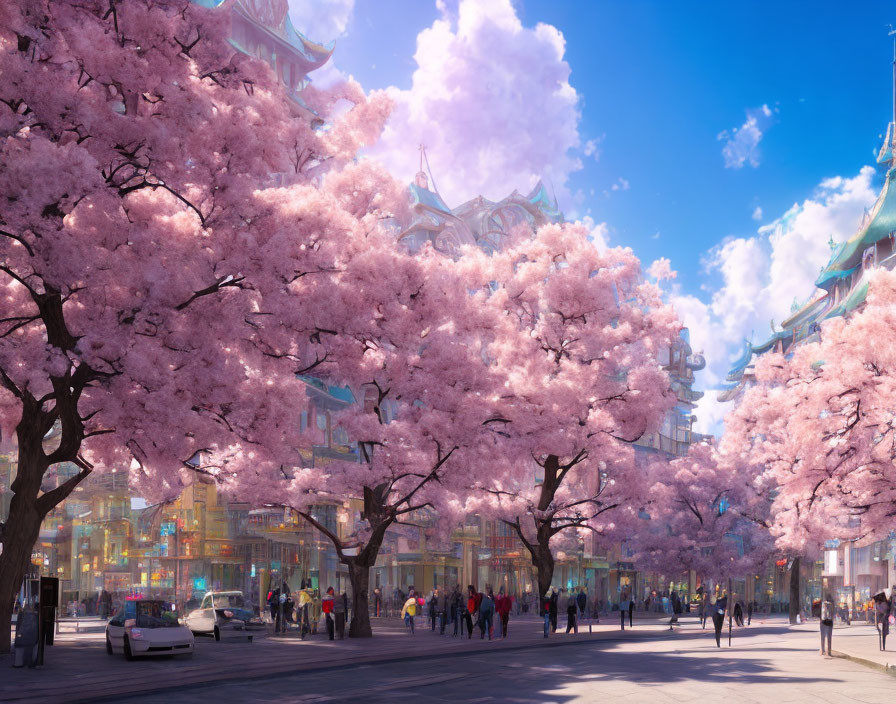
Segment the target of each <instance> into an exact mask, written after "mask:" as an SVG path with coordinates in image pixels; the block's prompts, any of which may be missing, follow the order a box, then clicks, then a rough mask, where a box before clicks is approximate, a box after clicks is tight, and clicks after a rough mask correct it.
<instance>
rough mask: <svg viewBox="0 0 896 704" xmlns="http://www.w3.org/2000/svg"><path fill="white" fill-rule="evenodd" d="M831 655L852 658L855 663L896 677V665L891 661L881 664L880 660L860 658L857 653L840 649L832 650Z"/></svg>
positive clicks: (844, 658) (846, 658)
mask: <svg viewBox="0 0 896 704" xmlns="http://www.w3.org/2000/svg"><path fill="white" fill-rule="evenodd" d="M831 655H832V656H833V657H835V658H842V659H843V660H851V661H852V662H854V663H857V664H859V665H864V666H865V667H869V668H871V669H872V670H879V671H880V672H885V673H887V674H888V675H891V676H893V677H896V665H891V664H889V663H886V664H881V663H879V662H875V661H874V660H868V659H867V658H860V657H858V656H857V655H850V654H849V653H844V652H841V651H839V650H831Z"/></svg>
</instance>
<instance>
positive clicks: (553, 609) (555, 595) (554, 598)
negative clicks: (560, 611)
mask: <svg viewBox="0 0 896 704" xmlns="http://www.w3.org/2000/svg"><path fill="white" fill-rule="evenodd" d="M559 600H560V592H558V591H557V590H556V589H554V588H553V587H551V602H550V614H551V633H556V632H557V603H558V601H559Z"/></svg>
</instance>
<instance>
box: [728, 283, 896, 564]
mask: <svg viewBox="0 0 896 704" xmlns="http://www.w3.org/2000/svg"><path fill="white" fill-rule="evenodd" d="M894 301H896V274H894V273H893V272H890V271H887V270H879V271H877V272H875V274H874V277H873V279H872V281H871V284H870V288H869V292H868V298H867V302H866V304H865V305H864V307H863V308H862V309H861V310H860V311H858V312H856V313H854V314H853V315H851V316H848V317H841V318H835V319H832V320H829V321H826V322H825V323H823V325H822V326H821V330H820V339H816V340H815V341H812V342H807V343H804V344H801V345H799V346H798V347H796V348H795V349H794V351H793V353H792V355H788V356H787V357H784V356H783V355H780V354H773V355H768V356H766V357H763V358H762V359H761V360H759V362H757V364H756V384H755V385H754V386H752V387H751V388H749V389H748V390H747V391H746V393H745V394H744V397H743V400H742V401H741V403H740V404H739V406H738V407H737V409H736V410H735V411H733V412H732V413H731V414H730V415H729V418H728V419H727V420H726V432H725V437H724V443H725V444H726V446H728V447H730V451H731V452H736V453H739V454H740V455H741V456H742V457H743V458H745V459H747V460H748V461H750V462H753V463H756V464H762V465H764V466H766V467H767V468H768V472H769V475H770V478H771V481H773V482H774V484H775V485H776V493H777V495H776V499H775V502H774V505H773V514H772V515H773V531H774V533H775V535H776V538H777V544H778V546H779V548H780V549H781V550H783V551H785V552H786V553H787V554H789V555H791V556H793V557H794V558H796V560H798V559H799V558H800V557H802V556H811V555H814V554H816V553H817V552H818V551H819V550H820V548H821V546H822V544H823V542H824V541H825V540H827V539H830V538H840V539H844V540H872V539H874V538H880V537H884V536H886V535H888V534H889V532H890V531H891V530H892V529H893V528H894V526H896V519H894V516H896V511H894V508H893V507H894V499H896V472H894V464H893V463H894V459H896V433H894V428H896V414H894V409H896V382H894V372H896V351H894V350H893V349H892V347H893V346H892V345H889V344H887V343H886V341H887V340H889V339H891V337H892V335H893V333H894V331H896V317H894V313H893V310H894V306H893V304H894ZM797 569H798V562H797Z"/></svg>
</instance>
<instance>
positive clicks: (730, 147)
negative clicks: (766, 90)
mask: <svg viewBox="0 0 896 704" xmlns="http://www.w3.org/2000/svg"><path fill="white" fill-rule="evenodd" d="M771 124H772V109H771V108H770V107H769V106H768V105H762V106H760V107H758V108H753V109H752V110H747V119H746V121H745V122H744V124H742V125H741V126H740V127H735V128H733V129H731V130H725V131H723V132H720V133H719V134H718V135H717V137H716V139H718V140H719V141H723V142H725V145H724V146H723V147H722V156H723V157H724V158H725V168H726V169H740V168H742V167H743V165H744V164H749V165H750V166H752V167H753V168H756V167H757V166H759V142H760V141H761V140H762V135H763V134H764V133H765V132H766V130H768V128H769V127H771Z"/></svg>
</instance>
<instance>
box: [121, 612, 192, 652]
mask: <svg viewBox="0 0 896 704" xmlns="http://www.w3.org/2000/svg"><path fill="white" fill-rule="evenodd" d="M193 644H194V638H193V633H192V632H191V631H190V629H189V628H187V627H186V626H182V625H181V624H180V620H179V619H178V615H177V610H176V609H175V608H174V605H173V604H171V603H169V602H166V601H161V600H158V599H133V600H128V601H126V602H125V603H124V605H123V606H122V607H121V608H120V609H119V610H118V613H116V614H115V615H114V616H113V617H112V618H111V619H110V620H109V623H108V624H106V652H107V653H109V655H112V654H113V653H124V657H125V659H126V660H133V659H134V658H135V657H137V656H139V655H189V656H192V655H193Z"/></svg>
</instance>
